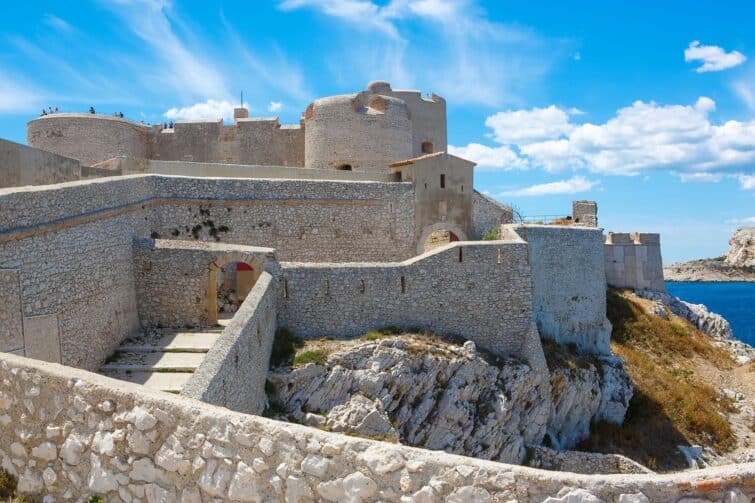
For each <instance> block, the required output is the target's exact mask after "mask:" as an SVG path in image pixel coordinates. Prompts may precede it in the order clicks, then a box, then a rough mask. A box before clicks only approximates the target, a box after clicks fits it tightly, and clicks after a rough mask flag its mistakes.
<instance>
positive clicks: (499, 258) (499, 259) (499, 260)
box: [497, 248, 501, 264]
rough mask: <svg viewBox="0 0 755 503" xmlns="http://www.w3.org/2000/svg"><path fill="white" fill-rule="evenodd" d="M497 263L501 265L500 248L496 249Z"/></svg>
mask: <svg viewBox="0 0 755 503" xmlns="http://www.w3.org/2000/svg"><path fill="white" fill-rule="evenodd" d="M497 262H498V263H499V264H500V263H501V249H500V248H498V260H497Z"/></svg>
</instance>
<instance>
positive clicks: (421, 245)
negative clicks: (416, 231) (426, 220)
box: [417, 222, 467, 255]
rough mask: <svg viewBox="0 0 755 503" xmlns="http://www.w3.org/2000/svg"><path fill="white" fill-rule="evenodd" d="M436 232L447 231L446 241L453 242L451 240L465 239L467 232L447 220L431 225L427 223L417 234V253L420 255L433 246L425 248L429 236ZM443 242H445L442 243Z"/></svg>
mask: <svg viewBox="0 0 755 503" xmlns="http://www.w3.org/2000/svg"><path fill="white" fill-rule="evenodd" d="M437 232H447V233H448V241H447V242H453V241H467V234H466V233H465V232H464V231H463V230H462V229H461V228H460V227H458V226H456V225H453V224H449V223H447V222H440V223H437V224H433V225H428V226H427V227H425V228H424V229H422V234H420V236H419V240H418V241H417V255H421V254H423V253H425V252H426V251H429V250H431V249H432V248H434V247H430V248H427V247H426V245H427V242H428V240H429V239H430V236H431V235H432V234H433V233H437ZM444 244H445V243H444Z"/></svg>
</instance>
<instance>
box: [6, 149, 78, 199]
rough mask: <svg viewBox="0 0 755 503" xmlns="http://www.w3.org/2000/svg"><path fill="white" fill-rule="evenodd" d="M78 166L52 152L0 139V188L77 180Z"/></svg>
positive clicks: (73, 161) (73, 160) (72, 160)
mask: <svg viewBox="0 0 755 503" xmlns="http://www.w3.org/2000/svg"><path fill="white" fill-rule="evenodd" d="M80 177H81V163H79V161H77V160H76V159H71V158H68V157H63V156H60V155H57V154H53V153H52V152H46V151H44V150H40V149H36V148H32V147H27V146H26V145H21V144H19V143H14V142H12V141H7V140H3V139H0V188H2V187H20V186H24V185H44V184H48V183H61V182H68V181H71V180H78V179H79V178H80Z"/></svg>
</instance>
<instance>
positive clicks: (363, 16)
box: [279, 0, 400, 38]
mask: <svg viewBox="0 0 755 503" xmlns="http://www.w3.org/2000/svg"><path fill="white" fill-rule="evenodd" d="M279 7H280V8H281V9H283V10H294V9H300V8H302V7H312V8H315V9H318V10H320V11H321V12H322V13H323V14H326V15H328V16H332V17H336V18H340V19H342V20H344V21H349V22H350V23H353V25H354V27H356V28H367V29H375V30H378V31H381V32H383V33H385V34H386V35H388V36H390V37H391V38H400V37H399V34H398V30H397V29H396V27H395V26H394V25H393V23H392V22H391V21H390V19H391V17H394V16H393V14H394V13H393V9H392V8H391V6H390V5H389V6H383V7H381V6H378V5H376V4H374V3H372V2H371V1H368V0H283V1H282V2H280V4H279Z"/></svg>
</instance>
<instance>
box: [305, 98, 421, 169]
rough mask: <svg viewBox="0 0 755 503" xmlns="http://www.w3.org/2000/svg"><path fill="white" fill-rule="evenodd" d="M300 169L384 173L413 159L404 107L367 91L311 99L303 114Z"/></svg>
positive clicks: (397, 102)
mask: <svg viewBox="0 0 755 503" xmlns="http://www.w3.org/2000/svg"><path fill="white" fill-rule="evenodd" d="M304 124H305V132H304V165H305V166H306V167H308V168H338V167H339V166H342V165H344V164H348V165H349V166H351V168H352V169H353V170H354V171H387V169H388V164H390V163H391V162H394V161H401V160H404V159H409V158H410V157H413V155H412V153H413V148H412V129H411V128H412V126H411V122H410V117H409V109H408V108H407V106H406V104H405V103H404V102H402V101H400V100H397V99H395V98H391V97H389V96H380V95H371V94H369V93H367V92H363V93H359V94H353V95H345V96H334V97H332V98H323V99H320V100H317V101H315V102H314V103H313V104H311V105H310V107H309V108H307V111H306V112H305V114H304Z"/></svg>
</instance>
